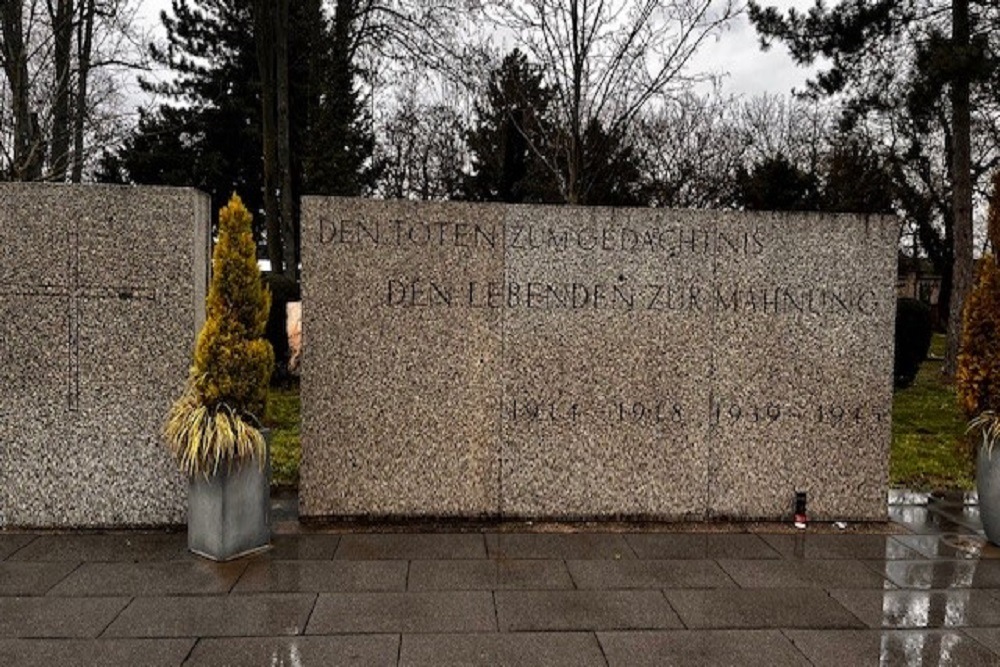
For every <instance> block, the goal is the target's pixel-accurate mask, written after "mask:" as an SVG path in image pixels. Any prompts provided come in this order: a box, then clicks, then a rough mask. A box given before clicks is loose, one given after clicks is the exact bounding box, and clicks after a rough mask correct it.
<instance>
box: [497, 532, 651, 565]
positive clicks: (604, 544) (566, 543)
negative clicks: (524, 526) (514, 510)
mask: <svg viewBox="0 0 1000 667" xmlns="http://www.w3.org/2000/svg"><path fill="white" fill-rule="evenodd" d="M486 544H487V546H488V548H489V554H490V558H510V559H517V558H557V559H562V560H566V559H569V558H581V559H600V558H610V559H612V560H620V559H622V558H635V554H634V553H633V551H632V549H631V547H629V545H628V542H626V541H625V537H624V536H623V535H619V534H607V533H572V534H547V533H513V534H487V535H486Z"/></svg>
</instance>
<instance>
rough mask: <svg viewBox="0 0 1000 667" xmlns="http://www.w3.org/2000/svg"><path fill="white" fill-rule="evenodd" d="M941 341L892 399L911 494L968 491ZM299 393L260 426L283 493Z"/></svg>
mask: <svg viewBox="0 0 1000 667" xmlns="http://www.w3.org/2000/svg"><path fill="white" fill-rule="evenodd" d="M944 343H945V341H944V336H943V335H941V334H935V336H934V339H933V341H932V343H931V351H930V355H929V358H928V359H927V360H926V361H924V363H923V364H922V365H921V367H920V372H919V373H918V375H917V379H916V380H915V381H914V383H913V384H912V385H911V386H909V387H907V388H905V389H899V390H897V391H896V392H895V393H894V395H893V410H892V453H891V464H890V472H889V474H890V484H891V486H892V487H894V488H900V489H907V490H911V491H921V492H927V491H939V490H963V491H968V490H972V489H973V488H974V487H975V467H974V461H973V457H972V450H971V447H970V443H969V440H968V438H967V436H966V434H965V420H964V419H963V418H962V414H961V412H960V411H959V409H958V406H957V403H956V399H955V390H954V388H953V387H952V386H950V385H949V384H947V383H945V382H944V381H943V380H942V378H941V363H942V362H941V359H942V356H943V354H944ZM299 410H300V400H299V387H298V384H297V383H292V384H288V385H284V386H281V387H274V388H272V389H271V391H270V394H269V403H268V408H267V417H266V419H265V423H266V424H267V426H269V427H270V428H271V429H272V436H271V466H272V471H273V475H274V477H273V485H274V486H275V487H276V488H280V489H288V488H293V487H295V486H296V485H297V484H298V478H299V460H300V456H301V448H300V442H299V433H300V422H299Z"/></svg>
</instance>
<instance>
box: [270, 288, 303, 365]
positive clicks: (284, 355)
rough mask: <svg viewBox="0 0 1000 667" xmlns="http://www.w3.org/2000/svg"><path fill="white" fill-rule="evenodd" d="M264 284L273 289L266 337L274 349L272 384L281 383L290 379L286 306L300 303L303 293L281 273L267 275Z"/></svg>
mask: <svg viewBox="0 0 1000 667" xmlns="http://www.w3.org/2000/svg"><path fill="white" fill-rule="evenodd" d="M264 282H265V283H267V286H268V287H269V288H270V289H271V312H270V314H269V315H268V318H267V329H266V332H265V333H266V335H267V340H269V341H270V342H271V347H273V348H274V374H273V375H272V376H271V383H272V384H274V383H281V382H285V381H287V380H288V379H289V376H288V358H289V355H290V351H289V349H288V332H287V321H286V320H287V317H286V314H285V310H286V309H285V306H286V305H287V304H288V302H289V301H299V300H300V299H301V292H300V290H299V285H298V283H296V282H295V281H294V280H292V279H290V278H287V277H286V276H284V275H283V274H280V273H265V274H264Z"/></svg>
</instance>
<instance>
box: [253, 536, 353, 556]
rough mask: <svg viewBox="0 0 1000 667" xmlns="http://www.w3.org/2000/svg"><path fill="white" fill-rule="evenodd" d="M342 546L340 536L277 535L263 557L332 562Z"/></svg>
mask: <svg viewBox="0 0 1000 667" xmlns="http://www.w3.org/2000/svg"><path fill="white" fill-rule="evenodd" d="M339 545H340V536H339V535H323V534H315V535H275V536H274V537H273V538H272V539H271V548H270V549H268V550H267V551H265V552H264V553H263V554H261V555H262V556H265V557H267V558H271V559H273V560H330V559H331V558H333V556H334V554H335V553H337V547H338V546H339Z"/></svg>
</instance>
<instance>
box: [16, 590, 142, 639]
mask: <svg viewBox="0 0 1000 667" xmlns="http://www.w3.org/2000/svg"><path fill="white" fill-rule="evenodd" d="M128 603H129V599H128V598H110V597H106V598H51V597H44V598H17V597H0V637H4V638H6V637H50V638H52V637H77V638H87V637H97V636H98V635H100V634H101V632H103V631H104V629H105V628H106V627H108V624H109V623H111V622H112V621H113V620H114V619H115V617H116V616H117V615H118V613H119V612H121V610H122V609H124V608H125V606H126V605H127V604H128Z"/></svg>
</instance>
